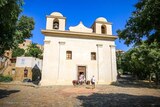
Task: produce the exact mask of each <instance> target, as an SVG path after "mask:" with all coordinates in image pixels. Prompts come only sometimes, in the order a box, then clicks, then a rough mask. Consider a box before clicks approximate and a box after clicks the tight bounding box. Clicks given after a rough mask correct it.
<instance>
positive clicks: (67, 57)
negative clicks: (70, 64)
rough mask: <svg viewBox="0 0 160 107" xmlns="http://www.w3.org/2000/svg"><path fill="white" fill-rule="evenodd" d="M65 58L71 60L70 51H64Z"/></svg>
mask: <svg viewBox="0 0 160 107" xmlns="http://www.w3.org/2000/svg"><path fill="white" fill-rule="evenodd" d="M66 59H67V60H71V59H72V51H66Z"/></svg>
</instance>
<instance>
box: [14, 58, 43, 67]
mask: <svg viewBox="0 0 160 107" xmlns="http://www.w3.org/2000/svg"><path fill="white" fill-rule="evenodd" d="M35 65H37V66H38V68H39V69H40V70H42V60H41V59H38V58H33V57H17V59H16V67H31V68H33V67H34V66H35Z"/></svg>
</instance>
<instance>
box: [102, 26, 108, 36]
mask: <svg viewBox="0 0 160 107" xmlns="http://www.w3.org/2000/svg"><path fill="white" fill-rule="evenodd" d="M106 31H107V29H106V26H105V25H102V26H101V33H102V34H106V33H107V32H106Z"/></svg>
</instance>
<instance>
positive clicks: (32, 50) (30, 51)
mask: <svg viewBox="0 0 160 107" xmlns="http://www.w3.org/2000/svg"><path fill="white" fill-rule="evenodd" d="M25 56H32V57H36V58H42V50H41V49H40V48H39V47H38V46H37V44H35V43H32V44H31V45H29V46H28V48H27V52H26V53H25Z"/></svg>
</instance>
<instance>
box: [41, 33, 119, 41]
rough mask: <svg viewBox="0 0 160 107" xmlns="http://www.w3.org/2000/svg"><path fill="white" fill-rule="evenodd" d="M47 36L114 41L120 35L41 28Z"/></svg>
mask: <svg viewBox="0 0 160 107" xmlns="http://www.w3.org/2000/svg"><path fill="white" fill-rule="evenodd" d="M41 32H42V34H44V35H45V36H53V37H68V38H69V37H71V38H83V39H97V40H112V41H114V40H115V39H117V38H118V37H116V36H113V35H106V34H96V33H85V32H72V31H61V30H41Z"/></svg>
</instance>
